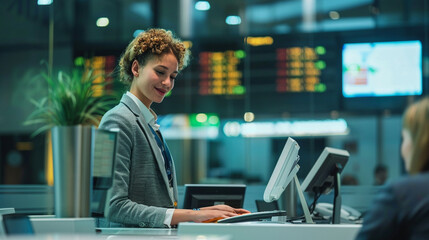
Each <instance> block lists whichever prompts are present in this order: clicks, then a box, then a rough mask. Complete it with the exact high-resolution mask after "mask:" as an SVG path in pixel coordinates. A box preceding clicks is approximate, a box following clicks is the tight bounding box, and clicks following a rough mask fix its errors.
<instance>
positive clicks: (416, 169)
mask: <svg viewBox="0 0 429 240" xmlns="http://www.w3.org/2000/svg"><path fill="white" fill-rule="evenodd" d="M402 128H403V129H406V130H408V131H409V132H410V134H411V139H412V140H411V141H412V145H413V146H412V156H411V165H410V170H409V171H410V174H417V173H421V172H427V171H429V97H425V98H423V99H421V100H419V101H417V102H415V103H413V104H412V105H411V106H409V107H408V108H407V110H406V111H405V113H404V117H403V122H402Z"/></svg>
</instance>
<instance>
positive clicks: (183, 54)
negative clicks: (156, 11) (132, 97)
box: [119, 28, 190, 84]
mask: <svg viewBox="0 0 429 240" xmlns="http://www.w3.org/2000/svg"><path fill="white" fill-rule="evenodd" d="M170 52H171V53H173V54H174V56H175V57H176V59H177V62H178V64H179V71H180V70H182V69H183V68H185V67H186V66H187V65H188V62H189V55H190V51H189V49H187V48H186V47H185V45H184V44H183V42H182V41H181V40H180V39H178V38H176V37H175V36H174V35H173V33H172V32H171V31H167V30H165V29H159V28H153V29H148V30H146V31H144V32H142V33H140V34H139V35H138V36H137V37H136V38H134V40H132V41H131V42H130V44H128V46H127V48H126V50H125V52H124V54H123V55H122V57H121V59H120V61H119V68H120V81H121V82H123V83H126V84H131V83H132V81H133V74H132V72H131V66H132V64H133V61H134V60H137V61H138V62H139V65H140V66H145V65H146V63H147V61H148V60H150V59H152V58H153V57H158V58H159V57H161V56H162V55H164V54H166V53H170Z"/></svg>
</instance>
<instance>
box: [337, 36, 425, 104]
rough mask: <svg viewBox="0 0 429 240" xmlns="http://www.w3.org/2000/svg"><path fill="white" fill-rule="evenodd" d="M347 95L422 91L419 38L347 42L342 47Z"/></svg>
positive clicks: (384, 94)
mask: <svg viewBox="0 0 429 240" xmlns="http://www.w3.org/2000/svg"><path fill="white" fill-rule="evenodd" d="M342 81H343V84H342V90H343V96H344V97H346V98H353V97H388V96H407V95H421V94H422V88H423V87H422V44H421V42H420V41H396V42H372V43H370V42H368V43H346V44H344V45H343V49H342Z"/></svg>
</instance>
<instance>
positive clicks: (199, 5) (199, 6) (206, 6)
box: [195, 1, 210, 11]
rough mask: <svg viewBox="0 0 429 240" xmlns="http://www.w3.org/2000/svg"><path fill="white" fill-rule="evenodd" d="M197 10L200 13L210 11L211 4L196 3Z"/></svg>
mask: <svg viewBox="0 0 429 240" xmlns="http://www.w3.org/2000/svg"><path fill="white" fill-rule="evenodd" d="M195 9H197V10H198V11H208V10H209V9H210V3H209V2H207V1H198V2H196V3H195Z"/></svg>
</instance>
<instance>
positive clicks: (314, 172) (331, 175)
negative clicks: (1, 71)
mask: <svg viewBox="0 0 429 240" xmlns="http://www.w3.org/2000/svg"><path fill="white" fill-rule="evenodd" d="M349 157H350V154H349V152H347V151H346V150H342V149H336V148H331V147H325V149H324V150H323V152H322V153H321V154H320V156H319V158H318V159H317V161H316V163H315V164H314V165H313V167H312V168H311V170H310V172H309V173H308V175H307V177H306V178H305V179H304V182H303V183H302V189H303V191H305V192H314V193H315V194H316V195H320V194H327V193H329V192H330V191H331V190H332V189H334V190H335V193H334V213H333V217H332V222H333V223H339V220H340V219H339V216H340V215H339V214H340V209H341V195H340V186H341V180H340V175H341V172H342V170H343V169H344V167H345V165H346V163H347V161H348V159H349Z"/></svg>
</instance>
